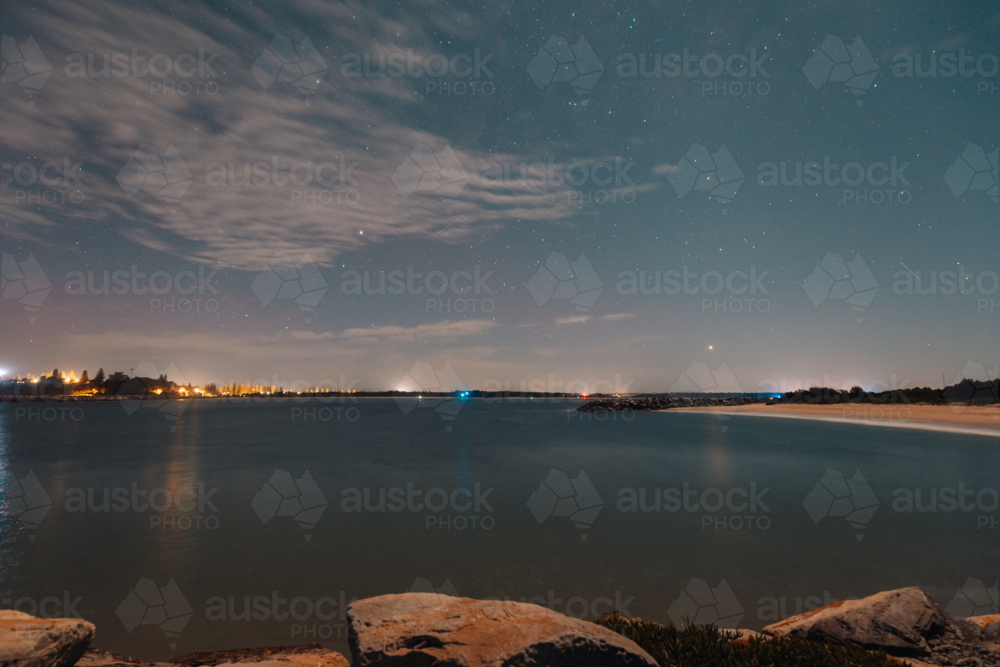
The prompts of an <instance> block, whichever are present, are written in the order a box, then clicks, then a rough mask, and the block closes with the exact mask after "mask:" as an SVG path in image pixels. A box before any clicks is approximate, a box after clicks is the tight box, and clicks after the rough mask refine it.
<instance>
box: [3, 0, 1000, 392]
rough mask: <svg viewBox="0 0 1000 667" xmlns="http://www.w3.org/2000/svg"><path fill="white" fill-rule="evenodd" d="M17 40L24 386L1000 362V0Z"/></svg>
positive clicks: (839, 371) (662, 377)
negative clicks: (50, 381) (138, 376)
mask: <svg viewBox="0 0 1000 667" xmlns="http://www.w3.org/2000/svg"><path fill="white" fill-rule="evenodd" d="M0 30H2V34H3V59H4V62H3V66H4V72H3V77H2V84H0V89H2V96H0V127H2V131H0V163H2V170H0V183H2V185H0V250H2V252H3V276H4V286H3V299H2V300H0V340H2V341H3V344H2V351H0V366H2V367H3V368H4V369H5V370H6V371H7V372H8V373H11V374H22V375H23V374H25V373H34V374H38V373H43V372H48V371H50V370H51V369H52V368H53V367H58V368H60V369H62V370H64V371H68V370H71V369H72V370H74V371H75V372H76V373H77V375H79V374H80V372H81V371H82V370H83V369H87V370H88V371H89V372H90V374H91V377H93V375H94V373H95V372H96V371H97V368H98V367H103V368H104V369H105V370H106V371H107V372H109V373H110V372H112V371H116V370H124V371H125V372H128V371H129V369H131V368H138V367H140V364H143V362H145V364H146V365H145V366H143V367H144V368H149V367H150V365H151V366H153V367H155V368H156V369H158V370H160V371H161V372H163V371H166V369H168V368H170V369H171V370H170V376H171V377H170V379H172V380H183V381H188V382H197V383H204V382H210V381H215V382H217V383H223V382H225V383H228V382H233V381H236V382H244V383H255V382H260V383H270V384H276V385H282V386H284V387H286V388H289V387H293V386H298V387H300V388H302V387H312V386H327V387H336V388H338V389H348V388H349V389H368V388H372V389H391V388H397V387H399V388H405V389H414V390H416V389H434V388H439V389H446V390H452V389H457V388H459V387H464V388H467V389H503V388H510V389H512V390H517V389H521V388H525V387H527V388H530V389H534V390H540V391H564V390H567V389H569V390H572V391H584V392H587V391H601V390H603V391H668V390H670V389H700V390H706V391H720V390H721V391H733V390H743V391H758V390H767V391H774V390H778V391H780V390H784V389H795V388H798V387H801V386H803V385H811V384H822V385H829V386H836V387H842V386H846V387H850V386H851V385H853V384H860V385H862V386H864V387H865V388H868V389H884V388H899V387H913V386H923V385H930V386H941V385H942V383H943V382H944V383H946V384H951V383H952V382H954V381H955V380H956V379H959V378H961V377H962V376H963V375H964V376H967V377H974V378H976V379H985V377H982V376H989V377H994V378H995V377H996V373H997V371H996V369H997V362H998V350H1000V345H998V342H1000V335H998V334H1000V290H998V286H997V276H998V274H1000V252H998V251H1000V206H998V203H997V198H998V192H997V181H998V164H997V150H998V143H1000V131H998V119H1000V74H998V71H997V68H998V65H997V63H998V55H1000V8H998V7H997V5H996V4H995V3H991V2H967V3H955V4H950V5H949V6H948V7H947V8H942V7H941V6H940V3H928V2H911V1H905V2H902V1H899V2H882V3H877V4H876V3H871V4H869V3H852V2H823V3H815V4H814V3H790V2H784V3H775V2H743V3H734V2H633V3H626V2H606V1H605V2H600V1H598V2H581V3H565V4H563V3H557V4H556V5H552V4H551V3H550V4H546V5H545V6H542V5H539V4H537V3H521V2H515V3H504V2H487V3H458V2H449V3H442V2H437V1H436V0H428V1H427V2H402V3H396V2H386V3H368V4H363V3H355V2H342V3H328V2H319V1H318V0H300V1H293V2H268V3H256V4H251V3H243V2H240V3H230V4H227V3H213V2H205V3H198V2H184V3H179V2H171V3H166V2H164V3H157V2H117V3H116V2H96V1H92V0H82V1H80V2H74V3H65V2H54V1H53V2H33V3H13V2H8V3H4V5H3V7H2V8H0ZM106 61H107V66H105V62H106ZM799 175H800V176H801V177H799ZM116 272H119V273H117V274H116ZM366 272H367V279H366V277H365V276H366ZM105 276H107V278H105ZM918 277H919V280H918ZM150 280H152V283H150ZM441 289H443V290H444V291H443V292H441ZM46 290H47V291H46ZM324 290H325V291H324ZM438 292H440V293H438ZM417 362H421V363H422V364H429V365H430V367H431V368H432V369H434V370H435V371H440V372H439V373H437V374H436V375H435V376H432V377H431V378H430V379H427V376H426V374H423V375H421V373H420V372H419V368H426V366H418V367H417V368H418V370H413V369H414V365H415V364H417ZM435 378H436V379H437V381H438V384H437V386H433V381H434V379H435Z"/></svg>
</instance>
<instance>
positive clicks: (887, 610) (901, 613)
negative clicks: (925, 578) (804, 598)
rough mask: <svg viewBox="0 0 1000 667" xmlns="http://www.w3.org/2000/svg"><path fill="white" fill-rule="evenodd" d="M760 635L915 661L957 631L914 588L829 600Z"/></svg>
mask: <svg viewBox="0 0 1000 667" xmlns="http://www.w3.org/2000/svg"><path fill="white" fill-rule="evenodd" d="M764 632H766V633H767V634H770V635H773V636H775V637H799V638H802V639H811V640H814V641H822V642H830V643H834V644H842V645H847V646H861V647H863V648H867V649H873V650H876V649H882V650H884V651H885V652H886V653H889V654H891V655H896V656H914V657H916V656H926V655H930V653H931V651H932V648H933V647H934V646H936V645H938V644H939V643H940V642H941V641H942V640H944V639H946V638H948V637H953V636H954V635H955V633H956V629H955V627H954V626H953V625H952V624H951V623H950V622H949V620H948V618H947V616H946V615H945V613H944V612H943V611H942V610H941V609H940V608H939V607H938V606H937V605H936V604H935V603H934V601H933V600H932V599H931V598H930V597H929V596H928V595H927V594H926V593H924V592H923V591H922V590H920V589H919V588H915V587H914V588H900V589H898V590H894V591H885V592H882V593H876V594H875V595H870V596H868V597H866V598H863V599H861V600H847V601H840V602H834V603H833V604H829V605H827V606H825V607H820V608H819V609H814V610H813V611H810V612H807V613H805V614H800V615H798V616H793V617H791V618H789V619H787V620H784V621H781V622H779V623H775V624H773V625H769V626H767V627H766V628H764Z"/></svg>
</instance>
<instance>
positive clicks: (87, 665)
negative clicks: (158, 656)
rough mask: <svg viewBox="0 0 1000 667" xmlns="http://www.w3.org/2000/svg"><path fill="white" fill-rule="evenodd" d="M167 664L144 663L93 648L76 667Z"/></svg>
mask: <svg viewBox="0 0 1000 667" xmlns="http://www.w3.org/2000/svg"><path fill="white" fill-rule="evenodd" d="M167 665H168V663H165V662H143V661H142V660H138V659H136V658H127V657H125V656H123V655H119V654H117V653H112V652H111V651H102V650H101V649H99V648H94V647H93V646H91V647H90V648H88V649H87V652H86V653H84V654H83V657H82V658H80V661H79V662H77V663H76V667H166V666H167Z"/></svg>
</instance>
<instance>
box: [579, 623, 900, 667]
mask: <svg viewBox="0 0 1000 667" xmlns="http://www.w3.org/2000/svg"><path fill="white" fill-rule="evenodd" d="M597 624H598V625H601V626H603V627H605V628H608V629H609V630H613V631H614V632H617V633H618V634H620V635H622V636H624V637H628V638H629V639H631V640H632V641H634V642H635V643H636V644H638V645H639V646H641V647H642V648H643V650H645V651H646V652H647V653H649V655H651V656H652V657H653V659H654V660H656V662H657V663H659V664H660V666H661V667H900V662H899V661H897V660H894V659H892V658H889V657H888V656H887V655H886V654H885V653H883V652H882V651H878V652H875V651H866V650H864V649H861V648H847V647H844V646H835V645H831V644H821V643H817V642H811V641H808V640H805V639H793V638H790V637H782V638H774V639H768V640H764V639H760V638H757V637H754V638H751V639H737V634H736V633H735V632H732V631H728V630H719V629H718V628H716V627H715V626H701V625H688V626H685V627H684V628H683V629H677V628H675V627H674V626H672V625H660V624H659V623H646V622H643V621H640V620H637V621H630V620H628V619H626V618H624V617H623V616H614V617H610V618H602V619H601V620H599V621H597Z"/></svg>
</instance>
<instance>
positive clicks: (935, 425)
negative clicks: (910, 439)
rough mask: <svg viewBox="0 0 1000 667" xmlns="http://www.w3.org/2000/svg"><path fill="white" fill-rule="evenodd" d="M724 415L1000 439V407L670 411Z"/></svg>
mask: <svg viewBox="0 0 1000 667" xmlns="http://www.w3.org/2000/svg"><path fill="white" fill-rule="evenodd" d="M705 411H709V412H712V413H713V414H722V415H727V416H746V417H775V418H779V419H807V420H813V421H825V422H832V423H839V424H862V425H865V426H884V427H892V428H912V429H919V430H924V431H939V432H946V433H960V434H964V435H985V436H990V437H1000V405H998V404H993V405H985V406H983V405H971V406H970V405H927V404H902V405H901V404H889V405H873V404H859V405H801V404H781V403H778V404H774V405H765V404H761V403H758V404H750V405H742V406H734V407H722V408H719V407H691V408H675V409H672V410H669V412H705Z"/></svg>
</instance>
